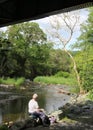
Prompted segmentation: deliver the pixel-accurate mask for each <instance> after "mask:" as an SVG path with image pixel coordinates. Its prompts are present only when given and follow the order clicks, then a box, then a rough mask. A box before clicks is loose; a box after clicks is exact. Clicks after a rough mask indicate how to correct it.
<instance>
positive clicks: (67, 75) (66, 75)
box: [55, 71, 70, 78]
mask: <svg viewBox="0 0 93 130" xmlns="http://www.w3.org/2000/svg"><path fill="white" fill-rule="evenodd" d="M69 76H70V74H69V73H68V72H63V71H59V72H58V73H56V74H55V77H64V78H68V77H69Z"/></svg>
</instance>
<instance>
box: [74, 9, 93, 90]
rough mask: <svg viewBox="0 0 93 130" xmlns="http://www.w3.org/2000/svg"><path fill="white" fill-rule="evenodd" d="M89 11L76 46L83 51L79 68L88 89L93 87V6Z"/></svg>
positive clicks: (84, 84)
mask: <svg viewBox="0 0 93 130" xmlns="http://www.w3.org/2000/svg"><path fill="white" fill-rule="evenodd" d="M88 11H89V15H88V19H87V20H86V22H85V23H83V24H82V25H81V35H80V37H79V38H78V40H77V42H76V44H75V46H74V47H75V48H78V49H79V50H80V51H81V59H82V61H80V62H79V64H78V69H79V73H80V76H81V82H82V85H83V88H84V89H85V90H86V91H89V90H91V89H93V7H91V8H88ZM77 59H78V58H77ZM80 64H82V66H81V65H80Z"/></svg>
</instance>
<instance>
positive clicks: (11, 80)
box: [0, 77, 25, 87]
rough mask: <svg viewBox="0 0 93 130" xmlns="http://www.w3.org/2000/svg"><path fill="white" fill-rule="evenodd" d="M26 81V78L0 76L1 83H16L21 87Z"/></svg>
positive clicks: (15, 84)
mask: <svg viewBox="0 0 93 130" xmlns="http://www.w3.org/2000/svg"><path fill="white" fill-rule="evenodd" d="M24 81H25V78H23V77H22V78H0V84H7V85H14V86H16V87H19V86H20V85H22V84H23V83H24Z"/></svg>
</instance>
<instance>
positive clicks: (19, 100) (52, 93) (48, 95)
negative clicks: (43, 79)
mask: <svg viewBox="0 0 93 130" xmlns="http://www.w3.org/2000/svg"><path fill="white" fill-rule="evenodd" d="M34 92H35V93H37V94H38V95H39V98H38V102H39V106H40V107H42V108H44V109H45V110H46V112H47V113H50V112H52V111H54V110H57V109H58V108H59V107H60V106H62V105H64V104H65V103H66V102H67V101H68V100H69V96H68V95H64V94H59V93H58V91H57V90H56V87H48V88H45V87H43V88H40V87H39V88H38V89H35V90H34V91H31V90H30V91H25V93H24V92H23V93H22V92H21V93H20V94H19V93H16V94H15V93H14V92H13V93H12V92H11V93H10V92H9V93H8V92H7V94H6V93H3V92H0V123H3V122H7V121H20V120H22V119H26V118H27V117H28V101H29V100H30V98H31V97H32V94H33V93H34ZM6 95H7V96H6ZM11 97H12V98H11ZM15 97H16V98H15ZM6 98H7V99H6ZM8 99H13V100H8ZM2 100H3V101H2Z"/></svg>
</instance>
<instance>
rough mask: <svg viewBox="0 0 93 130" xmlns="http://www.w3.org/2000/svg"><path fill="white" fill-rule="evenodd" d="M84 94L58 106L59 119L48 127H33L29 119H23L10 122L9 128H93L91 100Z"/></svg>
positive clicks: (90, 129) (59, 129)
mask: <svg viewBox="0 0 93 130" xmlns="http://www.w3.org/2000/svg"><path fill="white" fill-rule="evenodd" d="M86 96H87V95H80V96H79V97H77V98H73V99H71V101H70V102H69V103H67V104H65V105H64V106H63V107H60V108H59V109H60V110H61V111H62V113H60V114H59V118H60V120H58V121H57V123H54V124H51V125H50V126H49V127H43V126H42V125H39V126H36V127H34V126H33V123H31V121H25V122H23V123H22V122H18V123H14V124H12V127H10V128H9V130H93V101H91V100H89V99H88V98H86ZM24 123H25V125H24ZM24 126H25V127H24Z"/></svg>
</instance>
